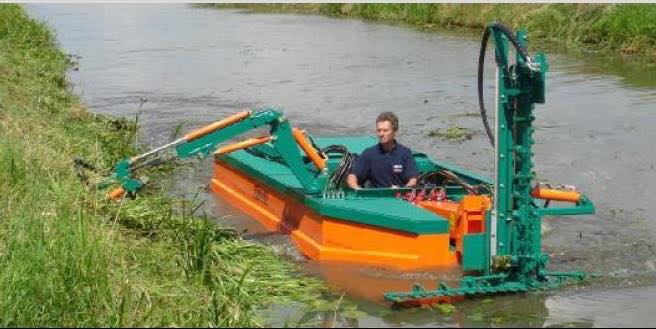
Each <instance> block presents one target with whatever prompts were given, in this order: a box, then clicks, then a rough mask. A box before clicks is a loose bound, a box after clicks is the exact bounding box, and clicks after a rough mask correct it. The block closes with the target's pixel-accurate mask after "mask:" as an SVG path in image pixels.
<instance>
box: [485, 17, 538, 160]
mask: <svg viewBox="0 0 656 329" xmlns="http://www.w3.org/2000/svg"><path fill="white" fill-rule="evenodd" d="M492 29H495V30H497V31H500V32H501V33H503V34H504V35H505V36H506V37H507V38H508V41H510V43H511V44H512V45H513V46H514V47H515V50H516V51H517V52H518V53H519V55H520V56H521V57H522V59H524V60H525V61H527V62H529V61H530V57H529V56H528V52H527V51H526V48H524V47H522V46H521V45H520V44H519V41H517V38H516V37H515V35H514V34H513V32H512V31H511V30H510V29H509V28H508V27H506V26H505V25H503V24H501V23H499V22H494V23H491V24H490V25H488V26H487V27H486V28H485V30H484V31H483V38H482V39H481V52H480V53H479V55H478V107H479V108H480V110H481V118H482V120H483V126H485V132H486V133H487V137H488V138H489V139H490V144H492V147H494V135H493V134H492V130H491V129H490V125H489V123H488V121H487V111H486V110H485V104H483V68H484V67H485V50H486V48H487V40H488V39H489V38H490V31H492Z"/></svg>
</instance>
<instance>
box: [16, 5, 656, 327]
mask: <svg viewBox="0 0 656 329" xmlns="http://www.w3.org/2000/svg"><path fill="white" fill-rule="evenodd" d="M26 7H27V9H28V11H29V13H30V14H31V15H32V16H33V17H36V18H38V19H42V20H44V21H45V22H46V23H47V24H48V25H49V26H50V27H51V28H52V29H53V30H54V31H55V33H56V36H57V40H58V41H59V43H60V44H61V46H62V47H63V49H65V51H66V52H67V53H70V54H72V55H73V59H74V60H75V61H76V62H77V65H76V67H75V69H73V70H71V71H70V74H69V79H70V80H71V81H72V83H73V86H72V88H73V90H74V92H76V93H77V94H78V95H79V96H80V97H81V99H82V101H83V103H84V104H85V105H86V106H87V107H88V108H89V110H90V111H92V112H95V113H104V114H111V115H115V116H127V117H134V116H135V115H137V113H139V123H140V143H142V144H144V145H151V146H156V145H161V144H162V143H164V142H165V141H168V140H169V139H170V137H171V134H172V132H173V131H175V130H176V129H177V128H178V127H179V126H180V125H181V124H182V130H189V129H192V128H195V127H199V126H201V125H203V124H206V123H208V122H210V121H213V120H216V119H218V118H222V117H224V116H226V115H228V114H232V113H234V112H236V111H238V110H240V109H242V108H243V107H257V106H262V105H275V106H279V107H281V108H282V109H283V110H284V112H285V114H286V115H287V116H288V117H289V119H290V120H291V122H292V123H294V124H295V125H296V126H300V127H302V128H305V129H307V130H309V131H310V132H311V133H312V134H315V135H321V136H336V135H365V134H373V133H374V131H373V126H374V122H373V121H374V119H375V117H376V115H377V114H378V113H379V112H382V111H394V112H396V113H397V114H398V116H399V118H400V121H401V125H400V129H401V130H400V141H401V143H403V144H406V145H409V146H411V147H412V148H414V149H415V150H418V151H421V152H424V153H426V154H428V155H430V156H431V157H433V158H436V159H440V160H444V161H447V162H451V163H454V164H457V165H459V166H462V167H465V168H468V169H472V170H474V171H477V172H481V173H483V174H486V175H490V174H491V170H492V165H493V162H492V150H491V148H490V146H489V144H488V141H487V137H486V136H485V134H484V130H483V128H482V127H483V126H482V124H481V122H480V117H479V116H477V115H476V113H477V111H478V104H477V98H476V97H477V95H476V68H477V56H478V50H479V48H478V47H479V40H478V38H477V37H471V36H462V35H455V34H452V33H449V32H446V31H445V32H422V31H418V30H415V29H411V28H407V27H401V26H390V25H385V24H377V23H371V22H364V21H361V20H355V19H333V18H327V17H321V16H302V15H285V14H251V13H246V12H240V11H236V10H214V9H204V8H196V7H193V6H190V5H186V4H167V5H126V4H121V5H109V4H94V5H64V4H48V5H43V4H29V5H26ZM529 35H530V31H529ZM547 55H548V61H549V64H550V70H549V73H548V75H547V86H546V87H547V98H546V99H547V103H546V104H543V105H538V106H537V108H536V117H537V119H536V121H535V125H536V129H537V130H536V133H535V135H534V137H535V139H536V145H535V148H534V149H535V153H536V156H535V163H536V170H537V172H538V173H539V175H540V177H541V179H542V180H544V181H549V182H552V183H563V184H574V185H576V186H577V188H578V189H580V190H582V191H584V192H585V193H586V194H587V195H588V196H589V197H590V199H592V200H593V201H594V202H595V204H596V206H597V209H598V211H597V214H596V215H594V216H576V217H562V218H561V217H556V218H547V219H546V220H545V225H544V227H543V231H544V249H545V250H546V252H547V253H549V254H550V256H551V259H552V260H551V268H552V269H554V270H572V269H583V270H586V271H590V272H593V273H597V274H599V275H600V276H601V277H600V278H599V279H595V280H593V281H592V282H591V283H589V284H588V285H585V286H582V287H576V288H569V289H563V290H559V291H553V292H550V293H548V294H528V295H521V296H503V297H498V298H494V299H483V300H473V301H466V302H464V303H462V304H458V305H457V306H456V308H455V310H449V311H448V312H445V311H444V310H435V309H415V310H405V311H400V310H391V309H389V308H388V307H387V306H385V305H384V304H382V302H381V297H380V292H382V291H385V290H389V289H390V287H392V288H393V289H392V290H394V289H399V288H404V287H409V284H410V283H412V282H413V281H420V282H424V281H431V282H432V281H435V280H438V279H446V280H453V279H454V278H456V277H457V276H458V275H459V273H417V274H407V275H398V274H394V273H387V272H385V271H380V270H375V269H367V268H354V267H352V266H349V267H344V266H339V265H334V264H333V265H331V264H318V263H316V262H309V261H307V260H305V259H303V257H301V256H300V255H298V254H297V253H296V252H295V250H294V248H293V247H292V246H291V245H290V244H289V242H288V241H287V240H286V239H285V238H284V237H281V236H277V235H270V234H264V231H263V230H262V228H260V227H259V226H258V225H256V224H253V221H249V220H248V219H247V218H245V216H243V215H242V214H240V213H239V212H238V211H237V210H235V209H233V208H231V207H230V206H229V205H227V204H224V203H222V202H220V201H216V202H215V201H214V200H213V198H210V197H207V202H208V203H209V204H210V205H209V206H208V209H209V211H211V212H212V215H213V216H215V217H216V218H217V220H218V221H221V222H225V223H228V224H230V225H233V226H235V227H237V228H238V229H240V230H242V231H244V233H245V236H246V238H249V239H253V240H256V241H259V242H261V243H265V244H268V245H271V246H272V247H273V248H274V249H276V250H279V252H280V253H281V254H282V255H284V256H287V257H291V258H293V259H295V260H296V261H298V262H299V263H301V264H303V268H304V269H305V270H306V271H308V273H312V274H315V275H319V276H321V277H322V278H324V279H325V280H326V282H328V283H329V284H330V285H331V286H333V287H334V290H335V292H336V293H344V294H345V298H347V299H349V300H351V301H354V302H356V303H357V304H358V305H359V308H360V310H361V311H363V312H364V315H362V316H360V317H357V318H349V317H348V316H344V315H340V314H335V315H334V317H332V318H331V319H332V320H331V321H329V322H325V323H323V324H324V325H335V326H384V327H397V326H413V327H424V326H431V327H432V326H492V325H494V326H531V327H543V326H577V327H578V326H583V327H588V326H603V327H606V326H653V323H654V321H655V320H656V312H653V310H654V306H653V305H656V280H655V279H656V248H655V246H654V239H653V236H654V233H656V222H655V220H656V218H654V216H653V215H652V213H654V212H655V211H656V205H654V201H655V198H654V195H655V193H654V191H653V189H652V187H654V186H656V175H655V173H656V171H655V167H656V152H654V146H653V141H654V140H656V129H654V127H655V126H656V88H655V87H656V70H655V69H654V68H653V67H650V66H649V65H647V64H636V63H635V61H633V60H623V59H617V58H610V59H609V58H601V57H598V56H596V55H584V56H571V55H559V54H547ZM487 63H490V64H489V65H488V68H487V71H486V74H487V77H488V81H489V83H488V85H487V87H486V90H487V95H488V96H489V97H487V100H488V103H489V104H490V105H489V107H490V108H491V107H492V106H491V104H492V102H491V96H492V91H493V84H492V80H493V76H494V71H493V65H492V63H493V60H492V58H491V56H489V57H488V59H487ZM143 101H145V103H143ZM142 103H143V104H142ZM140 104H142V105H141V106H140ZM450 126H458V127H462V128H466V129H468V130H469V131H470V132H471V133H472V135H471V139H468V140H464V141H460V142H451V141H447V140H442V139H439V138H434V137H429V136H428V135H429V133H430V132H431V131H432V130H434V129H437V128H442V129H444V128H448V127H450ZM210 169H211V168H210V162H209V161H202V162H200V163H198V164H196V165H194V166H192V167H190V168H188V169H186V170H185V171H183V173H182V174H181V175H179V176H177V177H175V178H174V180H173V184H175V186H176V189H175V191H176V193H178V194H180V195H182V196H189V195H192V194H193V193H195V191H196V190H197V189H198V188H202V186H203V185H204V184H206V183H207V181H208V180H209V177H210V175H211V170H210ZM297 311H298V310H297V309H294V308H293V307H292V308H289V307H278V306H274V307H273V308H272V309H271V310H269V313H271V314H273V315H275V319H274V322H275V321H280V323H282V321H284V320H285V319H286V318H285V317H286V316H289V315H290V314H293V313H294V312H297ZM328 318H330V316H329V317H328ZM333 320H334V321H333Z"/></svg>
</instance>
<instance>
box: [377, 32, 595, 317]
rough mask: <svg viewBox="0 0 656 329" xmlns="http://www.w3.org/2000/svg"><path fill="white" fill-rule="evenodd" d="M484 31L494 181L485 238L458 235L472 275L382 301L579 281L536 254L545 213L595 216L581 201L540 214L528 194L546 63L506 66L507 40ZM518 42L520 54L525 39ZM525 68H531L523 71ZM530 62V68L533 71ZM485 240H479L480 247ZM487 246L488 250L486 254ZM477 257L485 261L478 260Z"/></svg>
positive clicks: (539, 58) (539, 59) (388, 295)
mask: <svg viewBox="0 0 656 329" xmlns="http://www.w3.org/2000/svg"><path fill="white" fill-rule="evenodd" d="M488 28H489V29H491V32H492V35H493V36H494V42H495V57H496V63H497V100H496V106H497V108H496V125H495V128H496V130H495V131H496V134H495V135H496V136H495V137H496V138H495V161H496V163H495V168H496V170H495V174H496V177H495V182H494V197H493V209H492V210H491V211H489V212H488V214H487V216H486V218H487V220H486V227H487V229H486V233H485V234H484V236H482V237H481V236H476V237H471V238H468V237H465V248H466V249H467V248H470V247H473V248H475V250H465V251H464V256H463V258H464V260H463V269H464V270H466V271H472V270H474V271H476V272H478V274H479V275H478V276H465V277H464V278H463V279H462V281H461V282H460V287H457V288H450V287H448V286H446V285H445V284H440V287H439V288H438V289H436V290H433V291H428V290H425V289H423V288H422V287H421V286H419V285H416V286H415V287H414V288H413V289H412V290H411V291H410V292H390V293H386V294H385V299H386V300H387V301H389V302H392V303H396V304H406V303H410V304H412V302H413V301H417V300H421V299H425V298H434V297H449V296H476V295H485V294H496V293H512V292H526V291H535V290H544V289H551V288H556V287H558V286H559V285H560V284H561V283H562V282H563V281H565V280H570V279H578V280H581V279H583V278H585V277H586V274H585V273H583V272H569V273H550V272H547V271H546V266H547V263H548V261H549V257H548V256H547V255H545V254H543V253H542V250H541V247H542V241H541V221H542V217H543V216H547V215H582V214H592V213H594V211H595V209H594V205H593V204H592V202H591V201H590V200H589V199H588V198H587V197H585V196H582V198H581V201H579V202H578V203H577V204H576V205H574V206H571V207H565V208H544V207H541V206H540V204H541V203H539V202H538V201H537V200H535V199H534V198H533V197H532V196H531V190H532V188H533V178H534V173H533V152H532V145H533V144H534V140H533V131H534V129H533V128H532V122H533V120H534V119H535V117H534V116H533V109H534V104H535V103H544V86H545V81H544V80H545V73H546V71H547V68H548V67H547V62H546V59H545V56H544V55H543V54H538V55H536V56H535V57H534V58H533V59H532V61H533V63H527V62H526V61H525V60H524V59H523V58H522V57H521V56H520V55H519V53H518V54H517V56H516V61H515V64H514V65H509V62H508V39H507V38H506V36H505V35H504V34H503V33H502V32H501V31H499V30H497V29H494V28H493V26H492V25H490V26H488ZM517 39H518V41H519V43H520V45H521V46H523V47H524V48H526V33H525V31H519V32H518V33H517ZM529 64H531V65H529ZM536 64H537V65H536ZM483 241H484V242H483ZM486 246H489V248H487V247H486ZM479 254H483V255H487V256H486V257H479Z"/></svg>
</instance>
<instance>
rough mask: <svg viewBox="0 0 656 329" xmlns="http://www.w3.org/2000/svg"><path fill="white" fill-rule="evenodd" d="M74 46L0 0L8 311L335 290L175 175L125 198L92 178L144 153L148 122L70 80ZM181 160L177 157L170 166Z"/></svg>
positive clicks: (194, 318)
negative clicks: (207, 205) (182, 190)
mask: <svg viewBox="0 0 656 329" xmlns="http://www.w3.org/2000/svg"><path fill="white" fill-rule="evenodd" d="M73 61H74V58H71V57H69V56H67V55H66V54H64V53H63V52H62V51H61V50H59V49H58V48H57V45H56V43H55V38H54V36H53V35H52V33H51V32H50V31H49V30H48V28H47V27H46V26H45V25H44V24H43V23H39V22H36V21H34V20H32V19H30V18H29V17H28V16H27V15H26V13H25V11H24V10H23V8H21V7H20V6H18V5H7V4H2V5H0V72H1V75H2V77H3V78H2V79H0V190H1V191H2V198H0V293H1V294H2V296H3V298H2V299H1V300H0V324H1V325H2V326H5V327H7V326H26V327H62V326H67V327H68V326H75V327H91V326H93V327H113V326H119V327H133V326H141V327H148V326H185V327H187V326H202V327H206V326H212V327H215V326H219V327H226V326H230V327H234V326H266V325H267V319H265V317H264V316H263V313H262V310H265V309H266V307H268V306H269V305H270V304H272V303H289V302H298V303H301V304H306V305H308V306H310V307H311V305H312V304H313V303H316V302H320V300H321V296H322V295H323V294H324V293H325V292H326V290H325V288H324V287H323V285H322V284H321V283H320V282H319V281H318V280H316V279H312V278H308V277H304V276H301V275H299V274H298V273H297V271H296V269H295V267H294V265H293V264H291V263H289V262H285V261H283V260H281V259H280V258H278V256H276V255H275V254H274V253H273V252H272V251H271V250H270V249H268V248H266V247H263V246H260V245H257V244H252V243H248V242H246V241H243V240H242V239H240V237H239V236H238V235H237V234H235V232H233V231H231V230H229V229H224V228H220V227H217V226H216V225H215V224H214V223H212V222H211V221H210V220H208V219H207V218H205V217H204V216H200V215H197V214H195V212H194V211H193V209H194V208H196V204H195V203H194V201H193V200H190V201H184V200H174V199H172V198H170V197H167V194H166V191H165V190H164V187H162V186H153V187H151V188H149V189H147V191H145V192H144V193H145V195H144V196H140V197H139V198H137V199H136V200H124V201H123V202H120V203H115V202H113V201H107V200H106V199H105V193H106V191H96V190H94V189H92V188H90V187H86V186H84V184H82V183H81V182H80V178H79V177H78V176H77V174H76V172H75V170H74V169H73V166H72V159H73V158H74V157H76V156H81V157H83V158H85V159H87V160H89V161H90V162H92V163H96V164H98V166H99V167H100V168H103V169H105V170H107V169H109V168H111V165H112V164H114V163H115V162H116V161H117V160H119V159H122V158H125V157H127V156H130V155H133V154H135V153H136V152H137V151H138V150H137V148H136V147H135V146H134V140H135V135H136V122H135V121H130V120H125V119H117V118H111V117H105V116H99V115H94V114H92V113H90V112H88V111H87V110H86V109H85V108H84V106H83V105H81V104H80V101H79V99H78V97H77V96H76V95H74V94H73V93H72V92H71V87H70V86H69V85H68V83H67V81H66V71H67V69H68V68H69V67H70V65H71V64H72V63H73ZM167 170H168V171H171V170H174V169H173V168H168V169H167Z"/></svg>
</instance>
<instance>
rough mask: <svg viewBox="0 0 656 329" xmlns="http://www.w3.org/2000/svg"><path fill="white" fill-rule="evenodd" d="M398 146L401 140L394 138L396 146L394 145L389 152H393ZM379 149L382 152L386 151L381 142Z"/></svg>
mask: <svg viewBox="0 0 656 329" xmlns="http://www.w3.org/2000/svg"><path fill="white" fill-rule="evenodd" d="M398 147H399V142H397V141H396V139H394V147H392V149H391V150H390V151H389V153H392V152H394V151H396V149H397V148H398ZM378 150H379V151H380V153H386V152H385V149H384V148H383V145H382V144H381V143H378Z"/></svg>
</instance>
